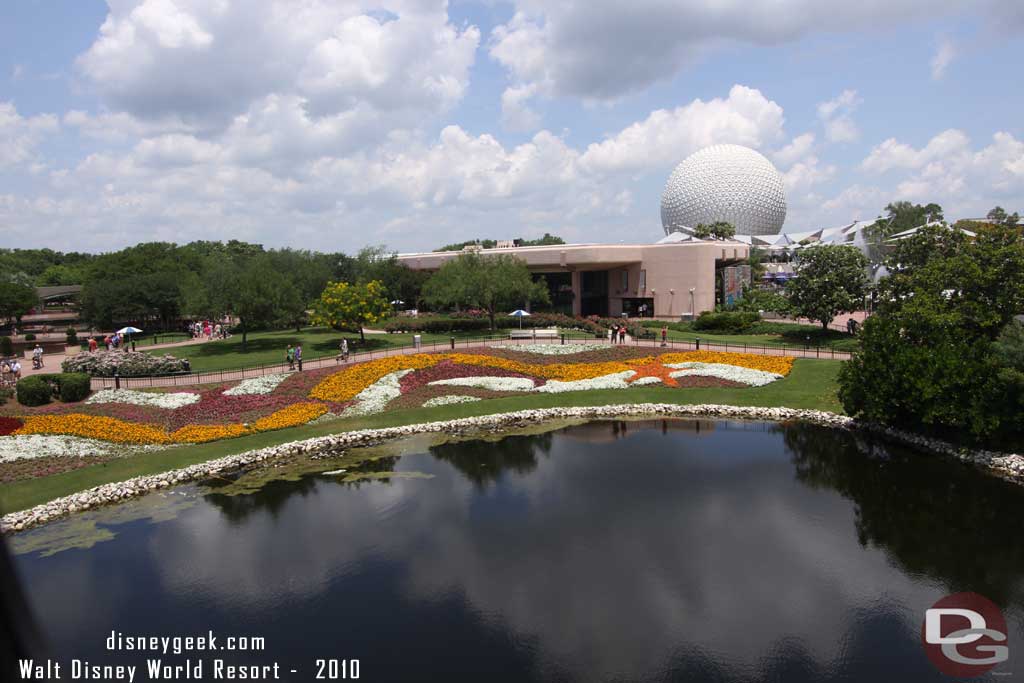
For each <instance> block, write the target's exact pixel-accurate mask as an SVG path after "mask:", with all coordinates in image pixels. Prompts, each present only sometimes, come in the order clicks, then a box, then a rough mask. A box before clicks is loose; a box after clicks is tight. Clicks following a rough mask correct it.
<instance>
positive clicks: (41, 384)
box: [17, 372, 90, 406]
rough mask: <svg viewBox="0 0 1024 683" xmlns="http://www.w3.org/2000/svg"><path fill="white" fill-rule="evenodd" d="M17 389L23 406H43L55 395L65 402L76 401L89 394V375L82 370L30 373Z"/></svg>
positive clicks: (19, 383)
mask: <svg viewBox="0 0 1024 683" xmlns="http://www.w3.org/2000/svg"><path fill="white" fill-rule="evenodd" d="M17 391H18V403H20V404H21V405H23V406H41V405H44V404H46V403H49V402H50V399H51V398H52V397H54V396H58V397H59V398H60V400H61V401H63V402H64V403H75V402H77V401H81V400H82V399H84V398H85V397H86V396H88V395H89V391H90V388H89V375H87V374H85V373H82V372H60V373H53V374H47V375H29V376H28V377H25V378H23V379H21V380H20V381H19V382H18V386H17Z"/></svg>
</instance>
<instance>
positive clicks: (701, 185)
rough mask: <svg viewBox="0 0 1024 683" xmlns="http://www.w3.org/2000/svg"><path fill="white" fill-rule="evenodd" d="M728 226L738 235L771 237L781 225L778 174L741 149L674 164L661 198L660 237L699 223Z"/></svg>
mask: <svg viewBox="0 0 1024 683" xmlns="http://www.w3.org/2000/svg"><path fill="white" fill-rule="evenodd" d="M716 221H726V222H728V223H732V225H733V227H735V228H736V234H738V235H774V234H776V233H778V232H780V231H781V230H782V224H783V223H784V222H785V221H786V193H785V191H784V189H783V187H782V176H781V175H780V174H779V172H778V171H777V170H775V166H773V165H772V162H770V161H768V160H767V159H766V158H765V157H764V156H762V155H761V154H759V153H757V152H755V151H754V150H752V149H750V148H749V147H743V146H741V145H712V146H710V147H705V148H704V149H702V150H699V151H697V152H694V153H693V154H691V155H690V156H688V157H687V158H686V159H685V160H684V161H683V162H682V163H681V164H679V165H678V166H676V169H675V170H674V171H673V172H672V175H671V176H670V177H669V179H668V183H667V184H666V185H665V191H664V192H663V193H662V195H661V225H662V227H663V228H665V234H666V235H667V234H670V233H673V232H679V231H680V229H681V228H682V227H684V226H685V227H688V228H693V227H696V226H697V225H698V224H699V223H704V224H710V223H714V222H716Z"/></svg>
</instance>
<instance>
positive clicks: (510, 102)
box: [501, 84, 540, 131]
mask: <svg viewBox="0 0 1024 683" xmlns="http://www.w3.org/2000/svg"><path fill="white" fill-rule="evenodd" d="M536 92H537V86H536V84H531V85H520V86H515V87H511V88H506V89H505V92H503V93H502V94H501V123H502V125H503V126H504V127H505V128H507V129H509V130H516V131H523V130H533V129H535V128H537V126H539V125H540V115H539V114H538V113H537V112H536V111H534V110H533V109H531V108H530V106H529V105H528V104H527V101H528V100H529V99H530V98H531V97H533V96H534V95H535V94H536Z"/></svg>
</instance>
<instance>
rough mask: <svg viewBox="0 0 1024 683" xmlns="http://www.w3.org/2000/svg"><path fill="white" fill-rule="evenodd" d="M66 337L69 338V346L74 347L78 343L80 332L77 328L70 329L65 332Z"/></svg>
mask: <svg viewBox="0 0 1024 683" xmlns="http://www.w3.org/2000/svg"><path fill="white" fill-rule="evenodd" d="M64 336H65V337H66V338H67V345H68V346H73V345H75V344H77V343H78V330H76V329H75V328H73V327H68V329H67V330H65V331H64Z"/></svg>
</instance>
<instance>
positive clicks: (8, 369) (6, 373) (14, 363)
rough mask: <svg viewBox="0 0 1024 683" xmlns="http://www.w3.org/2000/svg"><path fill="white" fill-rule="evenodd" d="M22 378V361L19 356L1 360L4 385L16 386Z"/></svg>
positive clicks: (0, 376) (1, 377) (0, 370)
mask: <svg viewBox="0 0 1024 683" xmlns="http://www.w3.org/2000/svg"><path fill="white" fill-rule="evenodd" d="M19 379H21V362H20V361H18V359H17V358H10V359H8V358H4V359H3V360H2V361H0V382H2V383H3V385H4V386H14V385H15V384H17V382H18V380H19Z"/></svg>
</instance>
